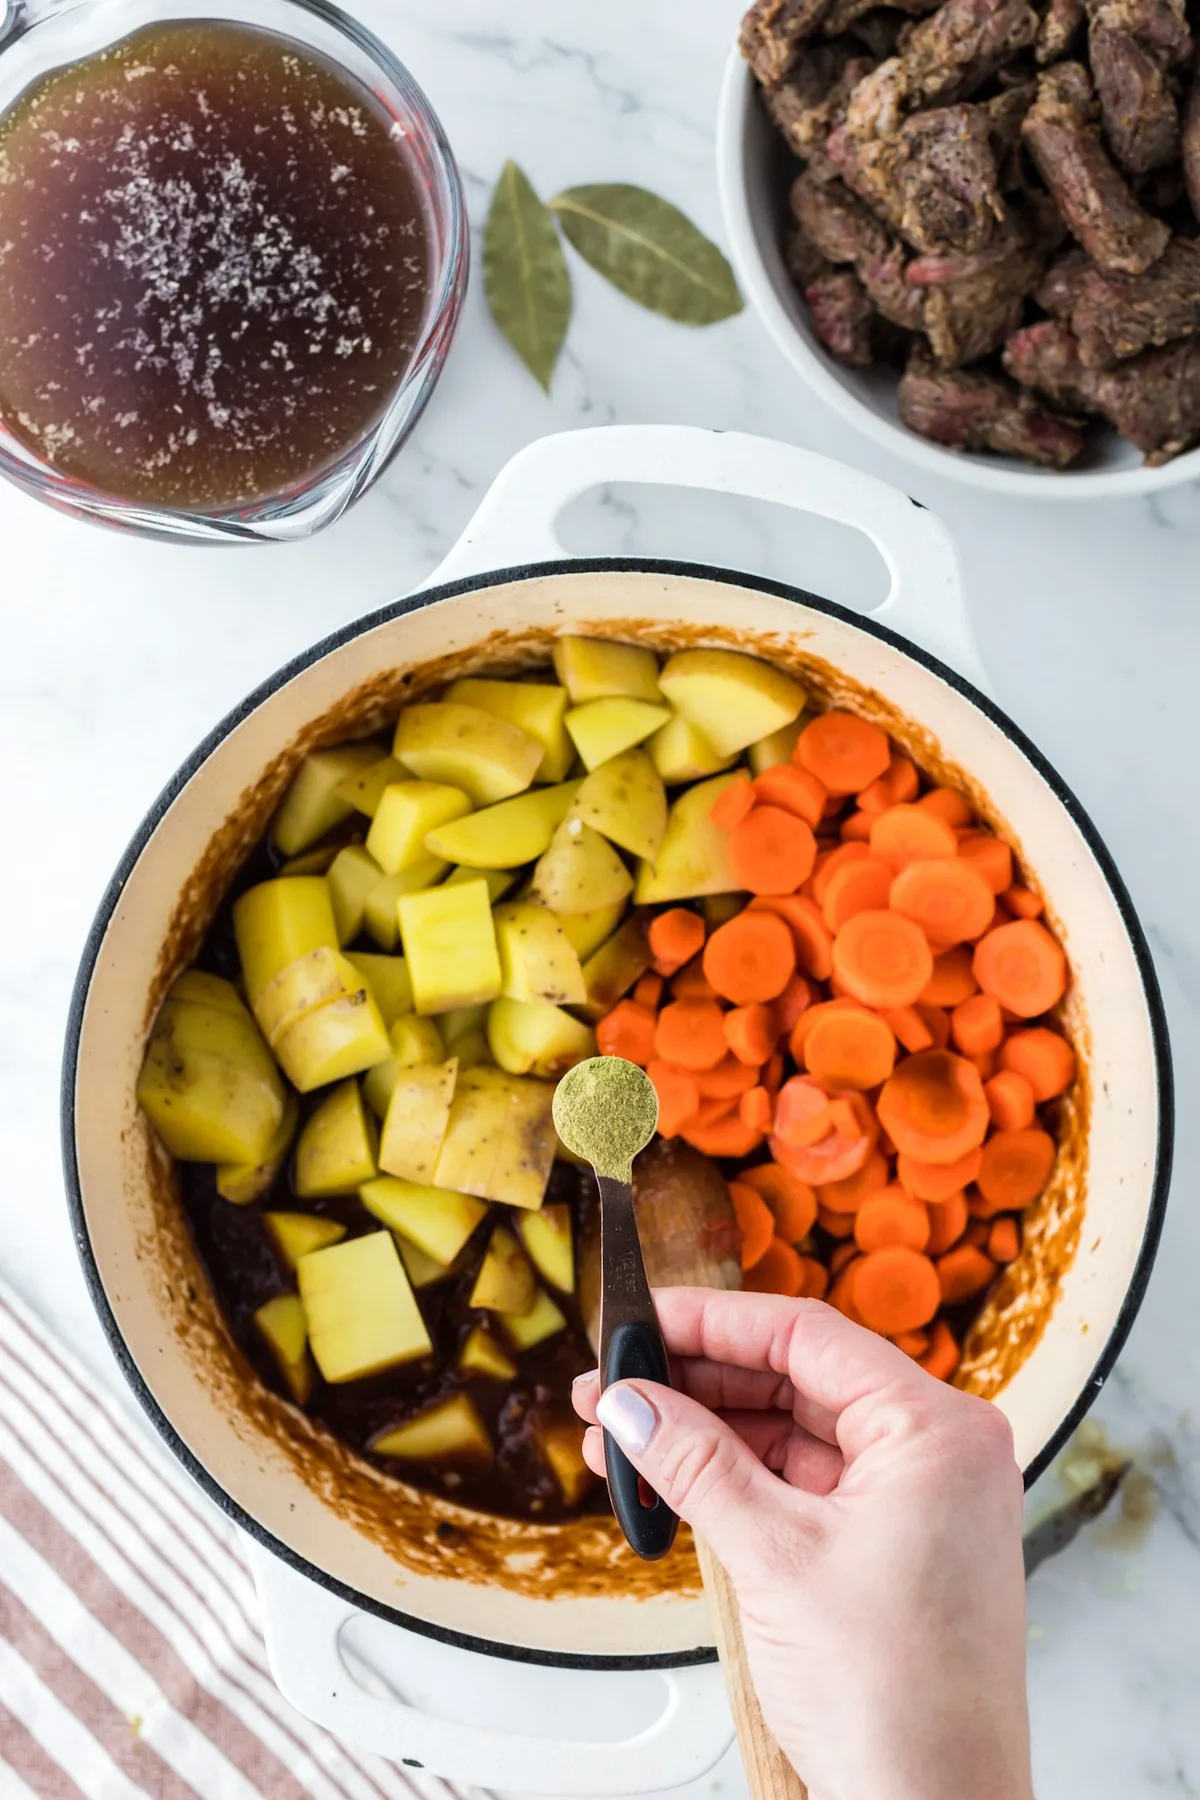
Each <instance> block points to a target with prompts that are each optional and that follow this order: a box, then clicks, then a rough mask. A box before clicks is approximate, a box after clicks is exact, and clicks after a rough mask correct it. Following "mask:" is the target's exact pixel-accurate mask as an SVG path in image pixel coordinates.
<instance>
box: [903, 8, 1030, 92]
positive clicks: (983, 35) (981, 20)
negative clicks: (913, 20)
mask: <svg viewBox="0 0 1200 1800" xmlns="http://www.w3.org/2000/svg"><path fill="white" fill-rule="evenodd" d="M1038 23H1039V21H1038V16H1037V14H1036V13H1035V12H1034V10H1033V8H1032V6H1030V5H1028V4H1027V0H945V4H944V5H943V6H940V7H939V8H938V10H937V12H935V13H933V14H931V15H930V17H929V18H928V19H923V20H922V21H921V23H920V24H919V25H917V26H915V27H914V28H913V30H912V31H911V32H910V34H909V36H908V38H907V41H906V42H905V45H904V48H903V51H902V52H901V55H902V60H903V63H904V78H905V86H906V90H907V93H908V95H909V104H910V108H911V107H917V106H932V105H937V104H943V105H945V104H949V103H951V102H953V101H955V100H965V99H966V98H967V97H968V95H970V94H973V93H974V92H975V91H976V89H977V88H980V87H982V86H983V84H984V82H985V81H987V80H988V79H989V78H990V77H991V76H992V75H994V74H995V73H996V71H997V69H999V68H1001V67H1003V65H1004V64H1005V63H1007V62H1011V60H1012V58H1013V57H1014V56H1016V55H1017V53H1018V52H1019V51H1021V50H1023V49H1025V48H1026V47H1027V46H1028V45H1030V44H1032V43H1033V42H1034V39H1035V38H1036V37H1037V32H1038Z"/></svg>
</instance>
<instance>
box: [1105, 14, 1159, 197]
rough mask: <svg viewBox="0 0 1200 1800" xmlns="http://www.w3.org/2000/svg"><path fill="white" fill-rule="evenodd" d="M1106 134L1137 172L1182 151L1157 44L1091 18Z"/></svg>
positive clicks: (1121, 159) (1122, 159) (1126, 164)
mask: <svg viewBox="0 0 1200 1800" xmlns="http://www.w3.org/2000/svg"><path fill="white" fill-rule="evenodd" d="M1088 48H1089V51H1090V54H1091V60H1092V75H1093V77H1094V79H1095V83H1096V92H1097V94H1098V95H1099V98H1100V111H1101V114H1102V116H1103V119H1104V135H1105V137H1106V138H1107V139H1108V145H1109V149H1110V150H1111V151H1112V153H1113V155H1114V156H1115V157H1116V159H1117V161H1118V162H1119V163H1121V164H1122V165H1123V167H1125V168H1126V169H1128V170H1129V171H1130V173H1131V174H1134V175H1144V174H1145V173H1146V172H1147V170H1149V169H1158V168H1161V167H1162V165H1163V164H1164V163H1169V162H1174V160H1175V158H1176V157H1177V156H1178V155H1179V108H1178V107H1177V106H1176V104H1175V96H1174V94H1173V93H1172V92H1171V88H1170V85H1169V83H1168V80H1167V72H1166V70H1165V68H1164V67H1163V64H1162V62H1161V61H1160V59H1159V57H1158V56H1157V55H1156V54H1155V52H1154V51H1153V50H1148V49H1147V48H1146V46H1145V45H1144V44H1142V43H1141V42H1140V41H1139V40H1138V39H1137V38H1135V37H1131V36H1130V34H1129V33H1128V32H1127V31H1113V30H1112V29H1111V28H1110V27H1109V26H1107V25H1095V24H1093V26H1092V29H1091V32H1090V34H1089V38H1088Z"/></svg>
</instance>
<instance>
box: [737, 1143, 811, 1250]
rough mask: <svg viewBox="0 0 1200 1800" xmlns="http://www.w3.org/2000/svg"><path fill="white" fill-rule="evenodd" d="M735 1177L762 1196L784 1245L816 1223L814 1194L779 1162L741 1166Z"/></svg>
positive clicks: (797, 1240) (797, 1237) (802, 1236)
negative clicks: (744, 1167) (750, 1166)
mask: <svg viewBox="0 0 1200 1800" xmlns="http://www.w3.org/2000/svg"><path fill="white" fill-rule="evenodd" d="M738 1180H739V1181H742V1182H744V1183H745V1184H746V1186H747V1187H752V1188H753V1189H754V1190H755V1192H756V1193H759V1194H761V1195H762V1197H763V1199H764V1200H765V1201H766V1203H767V1205H768V1206H769V1207H770V1209H771V1211H772V1212H773V1213H774V1215H775V1233H776V1236H778V1237H781V1238H782V1239H783V1240H784V1242H785V1243H787V1244H798V1243H799V1242H800V1240H801V1238H804V1237H807V1236H808V1233H809V1232H810V1231H811V1230H812V1228H813V1226H814V1225H815V1224H816V1222H817V1196H816V1192H815V1190H814V1189H813V1188H811V1187H809V1185H808V1183H807V1182H806V1181H799V1180H798V1179H797V1178H796V1176H795V1175H793V1174H792V1172H791V1170H790V1169H785V1168H782V1167H781V1166H780V1164H779V1163H775V1162H766V1163H756V1164H755V1166H754V1168H752V1169H743V1170H742V1172H741V1174H740V1175H739V1176H738Z"/></svg>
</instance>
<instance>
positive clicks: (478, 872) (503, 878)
mask: <svg viewBox="0 0 1200 1800" xmlns="http://www.w3.org/2000/svg"><path fill="white" fill-rule="evenodd" d="M520 872H521V871H520V870H519V869H472V868H470V867H468V866H467V864H465V863H460V864H459V865H458V867H457V868H456V869H451V871H450V873H449V874H448V875H447V877H446V879H445V881H443V883H442V886H443V887H461V886H462V884H463V882H464V881H482V882H483V885H484V886H485V887H486V888H487V891H488V899H489V900H490V901H491V903H492V905H493V906H495V904H496V902H497V900H501V899H503V897H504V895H505V894H507V892H508V890H509V888H510V887H511V886H512V885H513V882H514V881H515V880H516V879H517V876H518V875H519V874H520Z"/></svg>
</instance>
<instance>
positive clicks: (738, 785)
mask: <svg viewBox="0 0 1200 1800" xmlns="http://www.w3.org/2000/svg"><path fill="white" fill-rule="evenodd" d="M757 798H758V796H757V794H756V793H755V792H754V788H753V785H752V784H751V783H750V782H749V781H735V782H732V783H731V784H730V786H729V787H727V788H722V789H721V792H720V793H719V794H718V795H717V798H716V800H715V801H714V802H713V806H712V811H711V812H710V813H709V815H708V816H709V818H710V819H711V820H712V822H713V824H714V825H715V826H717V828H718V829H719V830H721V831H732V830H733V828H734V826H735V825H740V824H741V822H742V820H743V819H744V818H745V817H746V814H747V813H749V812H752V811H753V810H754V803H755V801H756V800H757Z"/></svg>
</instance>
